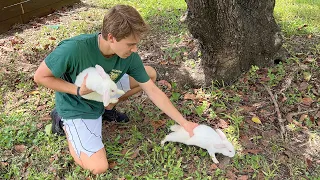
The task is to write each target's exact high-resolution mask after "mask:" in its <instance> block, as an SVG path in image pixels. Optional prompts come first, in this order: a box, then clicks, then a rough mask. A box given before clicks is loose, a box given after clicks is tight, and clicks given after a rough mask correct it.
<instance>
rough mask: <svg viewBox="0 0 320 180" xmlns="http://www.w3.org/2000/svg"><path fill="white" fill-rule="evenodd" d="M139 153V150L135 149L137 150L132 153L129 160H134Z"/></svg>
mask: <svg viewBox="0 0 320 180" xmlns="http://www.w3.org/2000/svg"><path fill="white" fill-rule="evenodd" d="M139 151H140V149H139V148H137V149H136V150H135V151H134V153H133V154H132V155H131V159H135V158H136V157H137V156H138V155H139Z"/></svg>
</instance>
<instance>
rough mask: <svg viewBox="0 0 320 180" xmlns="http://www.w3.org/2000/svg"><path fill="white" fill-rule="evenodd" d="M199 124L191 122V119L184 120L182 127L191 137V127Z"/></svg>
mask: <svg viewBox="0 0 320 180" xmlns="http://www.w3.org/2000/svg"><path fill="white" fill-rule="evenodd" d="M198 125H199V124H197V123H194V122H191V121H186V122H185V123H184V124H183V125H182V127H183V128H184V129H185V130H186V131H187V132H188V133H189V135H190V137H192V136H193V135H194V134H193V129H194V128H196V127H197V126H198Z"/></svg>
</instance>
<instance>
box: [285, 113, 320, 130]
mask: <svg viewBox="0 0 320 180" xmlns="http://www.w3.org/2000/svg"><path fill="white" fill-rule="evenodd" d="M318 110H319V108H318V109H311V110H308V111H301V112H296V113H288V114H287V116H286V119H287V120H288V122H290V123H294V124H295V125H297V126H299V127H301V128H303V129H308V128H307V127H305V126H303V125H302V124H301V123H299V122H298V121H295V120H293V119H292V117H293V116H297V115H300V114H307V113H310V112H314V111H318Z"/></svg>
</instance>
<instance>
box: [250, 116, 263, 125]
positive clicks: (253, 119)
mask: <svg viewBox="0 0 320 180" xmlns="http://www.w3.org/2000/svg"><path fill="white" fill-rule="evenodd" d="M251 120H252V121H253V122H255V123H257V124H261V121H260V119H259V118H258V117H257V116H254V117H252V119H251Z"/></svg>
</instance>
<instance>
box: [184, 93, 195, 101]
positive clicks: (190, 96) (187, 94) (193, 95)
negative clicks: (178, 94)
mask: <svg viewBox="0 0 320 180" xmlns="http://www.w3.org/2000/svg"><path fill="white" fill-rule="evenodd" d="M183 99H184V100H188V99H190V100H195V99H197V96H196V95H195V94H190V93H186V94H185V95H184V97H183Z"/></svg>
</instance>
